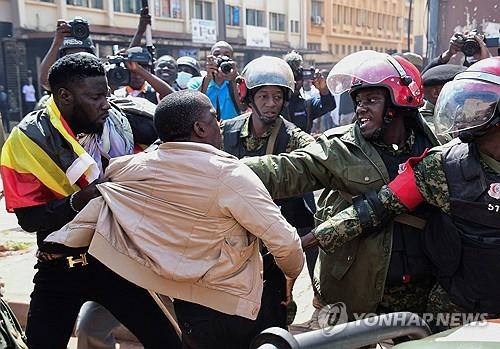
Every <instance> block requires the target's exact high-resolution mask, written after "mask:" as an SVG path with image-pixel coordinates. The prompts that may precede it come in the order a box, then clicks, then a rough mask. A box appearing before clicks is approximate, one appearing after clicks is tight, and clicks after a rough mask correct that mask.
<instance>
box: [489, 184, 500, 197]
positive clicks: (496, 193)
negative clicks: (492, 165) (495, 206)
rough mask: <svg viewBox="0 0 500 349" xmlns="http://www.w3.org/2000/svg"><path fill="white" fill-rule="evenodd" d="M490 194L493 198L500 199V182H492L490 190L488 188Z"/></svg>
mask: <svg viewBox="0 0 500 349" xmlns="http://www.w3.org/2000/svg"><path fill="white" fill-rule="evenodd" d="M488 195H489V196H491V197H492V198H493V199H497V200H500V183H493V184H491V185H490V190H488Z"/></svg>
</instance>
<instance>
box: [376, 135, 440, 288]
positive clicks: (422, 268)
mask: <svg viewBox="0 0 500 349" xmlns="http://www.w3.org/2000/svg"><path fill="white" fill-rule="evenodd" d="M431 147H432V144H431V143H430V141H429V140H428V139H427V137H426V136H425V135H424V134H422V133H420V132H419V131H415V143H414V144H413V147H412V149H411V153H410V155H408V154H401V155H394V154H392V153H390V152H388V151H383V150H380V148H378V147H376V149H377V151H378V153H379V154H380V157H381V158H382V160H383V161H384V164H385V166H386V167H387V172H388V174H389V177H390V179H391V180H393V179H394V178H396V176H397V175H398V170H399V165H400V164H403V163H405V162H406V160H408V158H409V157H415V156H420V155H421V154H422V153H423V152H424V150H425V149H426V148H431ZM429 210H433V208H432V207H431V206H430V205H426V204H424V205H420V206H419V208H418V209H417V210H416V211H415V212H414V213H413V215H415V216H417V217H421V218H426V212H428V211H429ZM430 279H433V277H432V265H431V263H430V261H429V259H428V258H427V256H426V255H425V253H424V249H423V238H422V231H421V230H419V229H417V228H415V227H412V226H410V225H407V224H403V223H398V222H394V228H393V235H392V254H391V259H390V263H389V270H388V272H387V279H386V284H387V285H390V286H392V285H400V284H405V283H409V282H417V283H418V282H427V280H430Z"/></svg>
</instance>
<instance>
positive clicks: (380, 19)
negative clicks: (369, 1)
mask: <svg viewBox="0 0 500 349" xmlns="http://www.w3.org/2000/svg"><path fill="white" fill-rule="evenodd" d="M382 26H383V15H382V14H381V13H379V14H378V26H377V28H378V29H382Z"/></svg>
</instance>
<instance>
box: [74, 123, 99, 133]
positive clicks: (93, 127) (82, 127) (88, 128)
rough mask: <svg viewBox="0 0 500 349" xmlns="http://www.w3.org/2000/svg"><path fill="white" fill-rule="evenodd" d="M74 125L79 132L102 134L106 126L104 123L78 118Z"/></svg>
mask: <svg viewBox="0 0 500 349" xmlns="http://www.w3.org/2000/svg"><path fill="white" fill-rule="evenodd" d="M74 126H75V128H76V129H77V130H78V133H84V134H101V133H102V130H103V128H104V124H101V123H99V124H98V123H91V122H88V121H87V122H81V121H80V120H76V121H75V122H74Z"/></svg>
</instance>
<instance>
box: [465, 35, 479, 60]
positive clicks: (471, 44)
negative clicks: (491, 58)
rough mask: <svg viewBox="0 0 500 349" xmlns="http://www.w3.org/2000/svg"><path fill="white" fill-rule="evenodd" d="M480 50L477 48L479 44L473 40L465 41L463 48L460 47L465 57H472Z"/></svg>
mask: <svg viewBox="0 0 500 349" xmlns="http://www.w3.org/2000/svg"><path fill="white" fill-rule="evenodd" d="M480 50H481V47H479V44H478V43H477V41H476V40H474V39H467V40H466V41H465V43H464V46H463V47H462V52H463V53H464V55H466V56H467V57H471V56H474V55H475V54H476V53H478V52H479V51H480Z"/></svg>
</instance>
